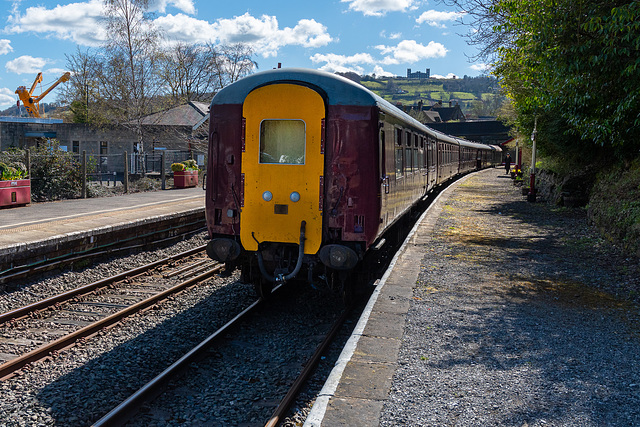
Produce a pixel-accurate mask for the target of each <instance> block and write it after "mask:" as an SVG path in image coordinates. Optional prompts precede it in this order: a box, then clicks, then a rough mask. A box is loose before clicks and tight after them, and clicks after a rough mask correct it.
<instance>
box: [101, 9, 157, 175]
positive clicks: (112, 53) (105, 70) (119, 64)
mask: <svg viewBox="0 0 640 427" xmlns="http://www.w3.org/2000/svg"><path fill="white" fill-rule="evenodd" d="M148 4H149V0H105V6H106V9H107V20H106V22H107V34H109V35H110V38H109V39H108V40H107V41H106V43H105V44H104V46H103V47H102V59H103V60H102V61H101V67H100V69H99V74H98V75H99V76H100V79H101V86H102V88H103V90H104V91H105V93H104V98H105V101H106V104H107V106H108V108H109V110H110V113H111V114H112V115H113V117H114V118H115V119H116V121H117V122H119V123H120V124H124V125H127V126H133V128H134V129H135V131H136V134H137V135H138V144H137V147H136V149H137V151H138V154H140V155H141V157H142V154H144V133H143V127H142V121H143V117H144V116H145V115H147V114H149V113H151V112H152V108H151V101H152V99H153V97H154V96H156V95H158V94H159V93H160V90H161V88H162V86H161V82H160V79H158V69H157V68H158V64H159V58H160V49H159V48H160V34H159V33H158V31H157V30H156V29H155V28H154V27H153V24H152V22H151V21H150V20H149V19H147V15H146V11H147V7H148ZM140 170H141V172H142V173H143V174H144V162H143V161H141V163H140Z"/></svg>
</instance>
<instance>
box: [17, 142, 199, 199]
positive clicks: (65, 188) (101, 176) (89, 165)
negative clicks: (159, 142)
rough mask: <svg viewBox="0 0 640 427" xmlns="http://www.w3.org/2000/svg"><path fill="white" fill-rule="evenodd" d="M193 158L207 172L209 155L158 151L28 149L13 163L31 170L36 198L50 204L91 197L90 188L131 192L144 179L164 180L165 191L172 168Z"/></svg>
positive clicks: (33, 193) (33, 194)
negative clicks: (51, 202) (101, 151)
mask: <svg viewBox="0 0 640 427" xmlns="http://www.w3.org/2000/svg"><path fill="white" fill-rule="evenodd" d="M23 156H24V157H23ZM192 158H193V159H194V160H195V161H196V163H197V165H198V167H199V168H200V170H201V171H202V172H205V171H206V155H205V154H204V153H199V152H193V151H191V152H189V151H170V150H162V151H160V150H155V151H154V152H152V153H148V154H147V153H145V154H144V155H140V154H135V153H134V154H129V153H121V154H108V155H103V154H99V155H96V154H85V153H83V154H72V153H62V152H58V151H52V152H51V153H50V154H44V155H43V154H41V153H34V154H33V155H32V154H30V153H29V150H27V151H26V152H25V154H24V155H20V156H19V158H18V157H16V158H15V159H13V161H19V162H21V163H23V164H24V165H26V166H27V168H29V170H30V176H29V178H30V179H31V188H32V199H33V200H34V201H46V200H59V199H68V198H77V197H80V198H82V197H87V196H88V195H89V196H90V194H88V192H87V187H89V186H102V187H120V186H122V187H124V188H123V189H122V190H124V191H127V190H128V188H129V183H130V182H132V181H134V180H137V179H139V178H141V177H143V176H145V177H147V178H151V179H156V180H158V181H161V182H162V187H161V188H165V181H166V178H170V177H171V176H172V174H173V172H172V171H171V165H172V164H173V163H181V162H183V161H185V160H188V159H192ZM163 166H164V167H163ZM163 172H164V176H163V175H162V173H163ZM145 185H147V186H148V185H149V184H145Z"/></svg>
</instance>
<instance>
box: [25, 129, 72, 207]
mask: <svg viewBox="0 0 640 427" xmlns="http://www.w3.org/2000/svg"><path fill="white" fill-rule="evenodd" d="M59 145H60V144H59V143H58V141H57V140H50V141H47V142H46V143H42V144H40V146H39V147H37V148H36V149H35V150H34V151H33V154H32V156H31V198H32V199H33V200H35V201H38V202H45V201H49V200H61V199H73V198H77V197H79V196H80V193H81V191H82V173H81V170H80V162H78V161H77V160H76V158H75V157H74V155H73V154H72V153H68V152H66V151H62V150H60V148H59Z"/></svg>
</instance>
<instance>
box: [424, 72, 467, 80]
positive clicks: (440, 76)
mask: <svg viewBox="0 0 640 427" xmlns="http://www.w3.org/2000/svg"><path fill="white" fill-rule="evenodd" d="M431 78H432V79H459V78H460V76H458V75H457V74H453V73H449V74H447V75H446V76H443V75H440V74H431Z"/></svg>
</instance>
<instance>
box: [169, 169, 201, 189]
mask: <svg viewBox="0 0 640 427" xmlns="http://www.w3.org/2000/svg"><path fill="white" fill-rule="evenodd" d="M197 185H198V171H182V172H174V173H173V186H174V187H176V188H187V187H195V186H197Z"/></svg>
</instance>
